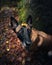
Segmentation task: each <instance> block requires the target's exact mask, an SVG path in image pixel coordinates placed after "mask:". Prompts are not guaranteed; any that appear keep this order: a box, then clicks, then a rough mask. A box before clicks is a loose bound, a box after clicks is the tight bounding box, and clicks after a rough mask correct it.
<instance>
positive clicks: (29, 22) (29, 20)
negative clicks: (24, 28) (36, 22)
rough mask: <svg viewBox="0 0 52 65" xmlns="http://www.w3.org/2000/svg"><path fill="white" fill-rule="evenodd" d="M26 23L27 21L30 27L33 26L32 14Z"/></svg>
mask: <svg viewBox="0 0 52 65" xmlns="http://www.w3.org/2000/svg"><path fill="white" fill-rule="evenodd" d="M26 23H27V24H28V25H29V26H30V27H32V16H31V15H29V16H28V18H27V21H26Z"/></svg>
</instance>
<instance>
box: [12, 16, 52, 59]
mask: <svg viewBox="0 0 52 65" xmlns="http://www.w3.org/2000/svg"><path fill="white" fill-rule="evenodd" d="M11 28H12V29H13V31H14V32H15V33H16V35H17V37H18V38H19V39H20V40H21V42H22V45H23V46H24V47H25V48H26V50H28V51H29V52H30V51H31V52H32V51H33V52H35V51H36V53H37V51H38V52H40V51H42V52H44V51H45V53H47V54H50V51H51V54H50V55H51V56H52V36H51V35H48V34H46V33H45V32H43V31H39V30H36V29H35V28H33V27H32V17H31V16H30V15H29V17H28V18H27V21H26V23H22V24H19V23H18V22H17V21H16V19H15V18H14V17H11ZM36 53H35V54H33V53H32V55H31V56H32V58H33V57H34V58H35V56H33V55H36Z"/></svg>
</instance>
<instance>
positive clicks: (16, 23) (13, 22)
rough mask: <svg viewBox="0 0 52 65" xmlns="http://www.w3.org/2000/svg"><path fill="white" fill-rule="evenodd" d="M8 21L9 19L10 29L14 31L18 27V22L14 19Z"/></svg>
mask: <svg viewBox="0 0 52 65" xmlns="http://www.w3.org/2000/svg"><path fill="white" fill-rule="evenodd" d="M10 19H11V28H12V29H13V30H15V29H16V27H17V26H18V25H19V24H18V21H17V20H16V19H15V18H14V17H11V18H10Z"/></svg>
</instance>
